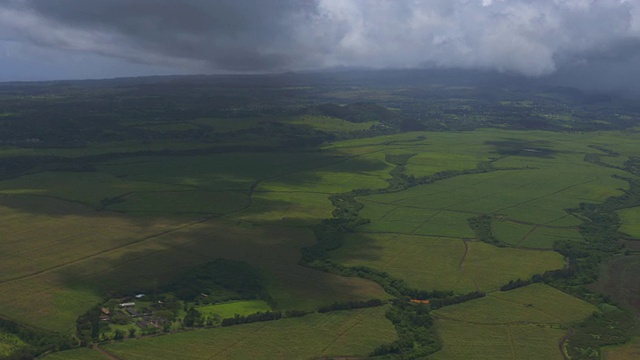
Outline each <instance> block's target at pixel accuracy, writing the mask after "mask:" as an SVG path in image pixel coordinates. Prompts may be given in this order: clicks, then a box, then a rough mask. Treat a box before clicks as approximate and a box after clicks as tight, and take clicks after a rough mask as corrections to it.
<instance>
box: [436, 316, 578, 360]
mask: <svg viewBox="0 0 640 360" xmlns="http://www.w3.org/2000/svg"><path fill="white" fill-rule="evenodd" d="M435 326H436V329H438V334H439V335H440V336H441V338H442V346H443V348H442V350H440V351H439V352H437V353H435V354H433V356H431V357H430V358H433V359H437V360H464V359H486V360H494V359H505V360H507V359H508V360H512V359H550V360H551V359H556V360H562V359H563V356H562V353H561V352H560V347H559V345H558V344H559V342H560V340H561V338H562V337H563V336H564V335H565V334H566V331H565V330H562V329H560V328H553V327H548V326H539V325H474V324H467V323H461V322H456V321H446V320H436V325H435Z"/></svg>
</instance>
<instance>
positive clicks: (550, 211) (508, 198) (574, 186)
mask: <svg viewBox="0 0 640 360" xmlns="http://www.w3.org/2000/svg"><path fill="white" fill-rule="evenodd" d="M594 168H595V166H594ZM594 170H596V169H594ZM578 175H579V176H580V179H577V178H571V176H567V175H564V176H563V175H559V174H555V173H547V172H539V171H534V170H510V171H497V172H492V173H486V174H477V175H465V176H459V177H454V178H451V179H447V180H442V181H439V182H436V183H433V184H429V185H421V186H416V187H413V188H410V189H408V190H405V191H402V192H397V193H390V194H381V195H370V196H364V197H362V198H360V199H361V200H362V201H363V203H364V204H365V208H366V207H367V206H369V207H376V206H385V205H386V208H387V209H388V207H389V206H391V207H392V208H393V209H395V208H406V209H411V210H413V211H412V213H413V214H414V215H413V217H411V218H410V219H411V220H415V221H419V220H420V219H425V218H428V216H429V215H430V214H432V213H433V212H434V211H442V210H449V211H458V212H466V213H469V214H501V215H504V216H506V217H508V218H510V219H516V220H519V221H526V222H530V223H534V224H553V225H556V226H561V224H562V225H565V224H566V225H567V226H569V225H577V219H574V220H573V221H572V222H571V223H567V222H566V220H565V219H567V213H566V212H565V211H564V209H566V208H571V207H576V206H577V205H578V204H580V203H581V202H585V201H587V202H597V201H603V200H604V199H606V198H607V197H609V196H614V195H619V194H620V191H619V190H617V189H618V188H620V187H626V183H625V182H623V181H621V180H617V179H614V178H611V177H610V176H605V175H610V174H602V175H600V174H594V173H593V172H585V173H582V174H578ZM572 176H573V175H572ZM507 194H508V195H507ZM371 212H376V213H384V210H370V211H369V213H364V214H370V213H371ZM372 220H373V221H375V220H377V219H375V218H374V219H372ZM407 231H408V232H409V231H411V230H409V229H408V230H407Z"/></svg>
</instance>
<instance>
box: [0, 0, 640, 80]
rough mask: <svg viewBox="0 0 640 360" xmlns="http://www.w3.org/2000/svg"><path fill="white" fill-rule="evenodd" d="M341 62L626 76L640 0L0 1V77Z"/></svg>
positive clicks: (638, 27)
mask: <svg viewBox="0 0 640 360" xmlns="http://www.w3.org/2000/svg"><path fill="white" fill-rule="evenodd" d="M342 66H348V67H351V66H353V67H372V68H433V67H444V68H465V69H483V70H497V71H501V72H507V73H516V74H524V75H527V76H548V75H553V74H558V73H571V74H574V75H575V76H585V74H593V73H594V70H595V69H597V75H599V77H600V81H603V79H607V80H608V81H609V82H613V83H615V82H616V81H620V82H625V81H626V82H630V80H629V78H630V76H629V74H637V75H640V72H638V70H637V68H640V0H0V81H7V80H44V79H81V78H105V77H116V76H132V75H151V74H159V75H161V74H189V73H207V74H210V73H237V72H244V73H252V72H281V71H297V70H313V69H322V68H331V67H342ZM637 78H638V77H636V79H637Z"/></svg>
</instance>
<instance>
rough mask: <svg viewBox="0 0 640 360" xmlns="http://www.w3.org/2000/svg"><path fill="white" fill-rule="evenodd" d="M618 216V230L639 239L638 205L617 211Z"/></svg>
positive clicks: (639, 211) (639, 215)
mask: <svg viewBox="0 0 640 360" xmlns="http://www.w3.org/2000/svg"><path fill="white" fill-rule="evenodd" d="M618 216H620V224H621V225H620V232H623V233H625V234H627V235H629V236H631V237H633V238H638V239H640V207H634V208H629V209H623V210H620V211H618Z"/></svg>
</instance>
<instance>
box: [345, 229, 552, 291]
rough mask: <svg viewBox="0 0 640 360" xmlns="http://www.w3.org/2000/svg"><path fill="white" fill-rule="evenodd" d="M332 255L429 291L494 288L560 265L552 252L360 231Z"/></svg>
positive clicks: (352, 264) (348, 263)
mask: <svg viewBox="0 0 640 360" xmlns="http://www.w3.org/2000/svg"><path fill="white" fill-rule="evenodd" d="M333 257H334V258H335V259H336V260H338V261H339V262H341V263H344V264H345V265H348V266H357V265H366V266H371V267H373V268H377V269H380V270H384V271H386V272H388V273H390V274H391V275H392V276H394V277H397V278H400V279H404V280H406V281H407V282H408V283H409V285H411V286H414V287H417V288H421V289H429V290H454V291H457V292H470V291H476V290H481V291H487V290H492V289H497V288H499V287H500V286H502V285H504V284H506V283H508V282H509V281H510V280H516V279H518V278H521V279H528V278H530V277H531V276H532V275H534V274H542V273H544V272H545V271H547V270H554V269H559V268H562V267H563V264H564V263H563V259H562V256H560V255H559V254H557V253H554V252H550V251H533V250H520V249H511V248H498V247H495V246H493V245H489V244H485V243H481V242H466V243H465V242H464V241H462V240H459V239H454V238H436V237H428V236H407V235H395V234H358V235H352V236H349V237H348V238H347V243H346V245H345V246H344V247H342V248H341V249H340V250H338V251H335V252H334V254H333Z"/></svg>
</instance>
